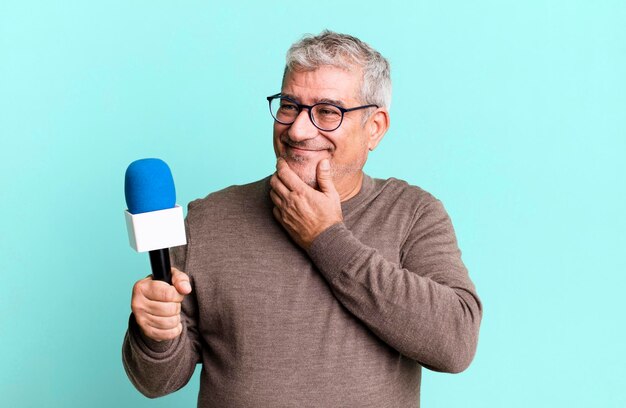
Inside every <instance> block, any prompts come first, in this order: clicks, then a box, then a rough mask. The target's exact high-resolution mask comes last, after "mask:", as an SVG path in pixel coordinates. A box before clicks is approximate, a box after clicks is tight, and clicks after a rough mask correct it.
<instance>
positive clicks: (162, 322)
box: [143, 315, 180, 330]
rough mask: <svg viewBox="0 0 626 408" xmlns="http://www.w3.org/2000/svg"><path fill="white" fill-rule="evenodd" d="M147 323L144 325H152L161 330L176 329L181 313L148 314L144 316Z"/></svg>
mask: <svg viewBox="0 0 626 408" xmlns="http://www.w3.org/2000/svg"><path fill="white" fill-rule="evenodd" d="M144 318H145V323H144V324H143V325H144V326H150V327H153V328H155V329H161V330H169V329H174V328H176V326H178V324H179V323H180V315H176V316H154V315H146V316H144Z"/></svg>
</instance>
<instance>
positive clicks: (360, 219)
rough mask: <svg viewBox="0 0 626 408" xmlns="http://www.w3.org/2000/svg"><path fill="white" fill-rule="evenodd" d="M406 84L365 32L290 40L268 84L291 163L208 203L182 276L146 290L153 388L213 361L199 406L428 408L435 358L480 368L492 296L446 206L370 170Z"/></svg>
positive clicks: (177, 256) (178, 263) (142, 351)
mask: <svg viewBox="0 0 626 408" xmlns="http://www.w3.org/2000/svg"><path fill="white" fill-rule="evenodd" d="M390 98H391V80H390V75H389V64H388V62H387V61H386V60H385V58H383V57H382V56H381V55H380V54H379V53H378V52H377V51H375V50H374V49H372V48H371V47H370V46H368V45H367V44H365V43H363V42H362V41H360V40H358V39H357V38H354V37H352V36H348V35H343V34H337V33H333V32H329V31H324V32H322V33H321V34H320V35H318V36H313V37H311V36H309V37H305V38H303V39H302V40H300V41H299V42H297V43H296V44H294V45H293V46H292V47H291V48H290V49H289V51H288V54H287V64H286V67H285V72H284V77H283V83H282V89H281V92H280V93H278V94H276V95H273V96H270V97H268V98H267V99H268V101H269V106H270V112H271V114H272V116H273V118H274V150H275V152H276V157H277V165H276V172H275V173H274V174H273V175H272V176H271V177H267V178H265V179H263V180H260V181H258V182H255V183H251V184H247V185H242V186H232V187H229V188H226V189H224V190H222V191H218V192H215V193H212V194H210V195H209V196H207V197H206V198H204V199H201V200H196V201H194V202H192V203H190V204H189V211H188V215H187V220H186V223H187V234H188V244H187V245H186V246H184V247H178V248H175V249H174V250H173V251H172V261H173V265H174V266H175V268H174V269H173V285H172V286H170V285H167V284H166V283H164V282H158V281H152V280H151V279H149V278H147V279H143V280H140V281H138V282H137V283H136V284H135V286H134V288H133V296H132V303H131V305H132V312H133V313H132V315H131V318H130V324H129V329H128V332H127V335H126V338H125V340H124V345H123V360H124V366H125V368H126V370H127V373H128V376H129V378H130V379H131V381H132V382H133V384H134V385H135V386H136V387H137V389H139V390H140V391H141V392H142V393H144V394H145V395H147V396H149V397H157V396H161V395H165V394H168V393H171V392H173V391H176V390H178V389H179V388H181V387H183V386H184V385H185V384H186V383H187V381H188V380H189V378H190V377H191V375H192V374H193V372H194V368H195V366H196V364H198V363H201V364H202V373H201V379H200V393H199V396H198V406H199V407H306V406H310V407H338V406H342V407H377V408H381V407H417V406H419V394H420V380H421V368H422V367H427V368H429V369H432V370H437V371H445V372H459V371H462V370H464V369H465V368H466V367H467V366H468V365H469V363H470V361H471V360H472V358H473V356H474V353H475V350H476V344H477V340H478V330H479V325H480V320H481V316H482V310H481V304H480V301H479V299H478V296H477V294H476V291H475V289H474V285H473V284H472V282H471V280H470V279H469V277H468V274H467V270H466V268H465V266H464V265H463V262H462V261H461V253H460V251H459V249H458V246H457V241H456V237H455V234H454V230H453V227H452V225H451V222H450V219H449V217H448V215H447V214H446V211H445V210H444V208H443V206H442V204H441V202H440V201H438V200H437V199H435V198H434V197H433V196H432V195H430V194H429V193H427V192H425V191H424V190H422V189H420V188H418V187H414V186H411V185H409V184H407V183H406V182H404V181H400V180H397V179H393V178H391V179H387V180H382V179H375V178H371V177H369V176H367V175H366V174H364V173H363V171H362V169H363V166H364V164H365V162H366V160H367V157H368V153H369V151H371V150H374V149H375V148H376V146H377V145H378V143H379V142H380V141H381V139H382V138H383V136H384V134H385V132H386V131H387V129H388V127H389V113H388V110H387V108H388V106H389V102H390ZM182 271H184V272H182Z"/></svg>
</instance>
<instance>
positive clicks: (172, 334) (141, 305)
mask: <svg viewBox="0 0 626 408" xmlns="http://www.w3.org/2000/svg"><path fill="white" fill-rule="evenodd" d="M189 293H191V284H190V283H189V276H187V275H186V274H185V273H183V272H181V271H179V270H178V269H176V268H172V285H168V284H167V283H165V282H162V281H157V280H152V279H151V278H150V277H148V278H145V279H142V280H140V281H137V283H135V286H133V297H132V300H131V309H132V311H133V314H134V315H135V320H136V321H137V324H138V325H139V327H140V328H141V331H142V332H143V334H144V335H145V336H148V337H149V338H151V339H153V340H156V341H163V340H171V339H174V338H176V337H178V336H179V335H180V333H181V332H182V330H183V325H182V323H181V320H180V306H181V303H182V301H183V299H184V297H185V295H187V294H189Z"/></svg>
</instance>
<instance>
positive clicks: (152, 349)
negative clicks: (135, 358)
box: [128, 313, 183, 358]
mask: <svg viewBox="0 0 626 408" xmlns="http://www.w3.org/2000/svg"><path fill="white" fill-rule="evenodd" d="M128 332H129V334H130V335H131V336H132V337H133V338H134V340H135V342H136V344H137V345H139V347H140V348H141V350H142V351H144V352H145V353H146V354H148V355H150V356H151V357H154V358H158V356H162V355H164V354H169V353H167V352H168V351H169V350H170V349H174V348H175V346H176V344H175V343H177V342H178V341H179V340H180V339H181V338H182V335H183V333H181V335H180V336H178V338H177V339H174V340H164V341H156V340H153V339H151V338H150V337H148V336H146V335H145V334H143V332H142V331H141V329H140V328H139V324H137V321H136V320H135V315H134V314H132V313H131V314H130V319H129V322H128Z"/></svg>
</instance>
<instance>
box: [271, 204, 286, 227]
mask: <svg viewBox="0 0 626 408" xmlns="http://www.w3.org/2000/svg"><path fill="white" fill-rule="evenodd" d="M272 213H273V214H274V218H276V219H277V220H278V221H279V222H280V223H281V224H282V223H283V215H282V213H281V212H280V210H279V209H278V207H274V209H273V210H272Z"/></svg>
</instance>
